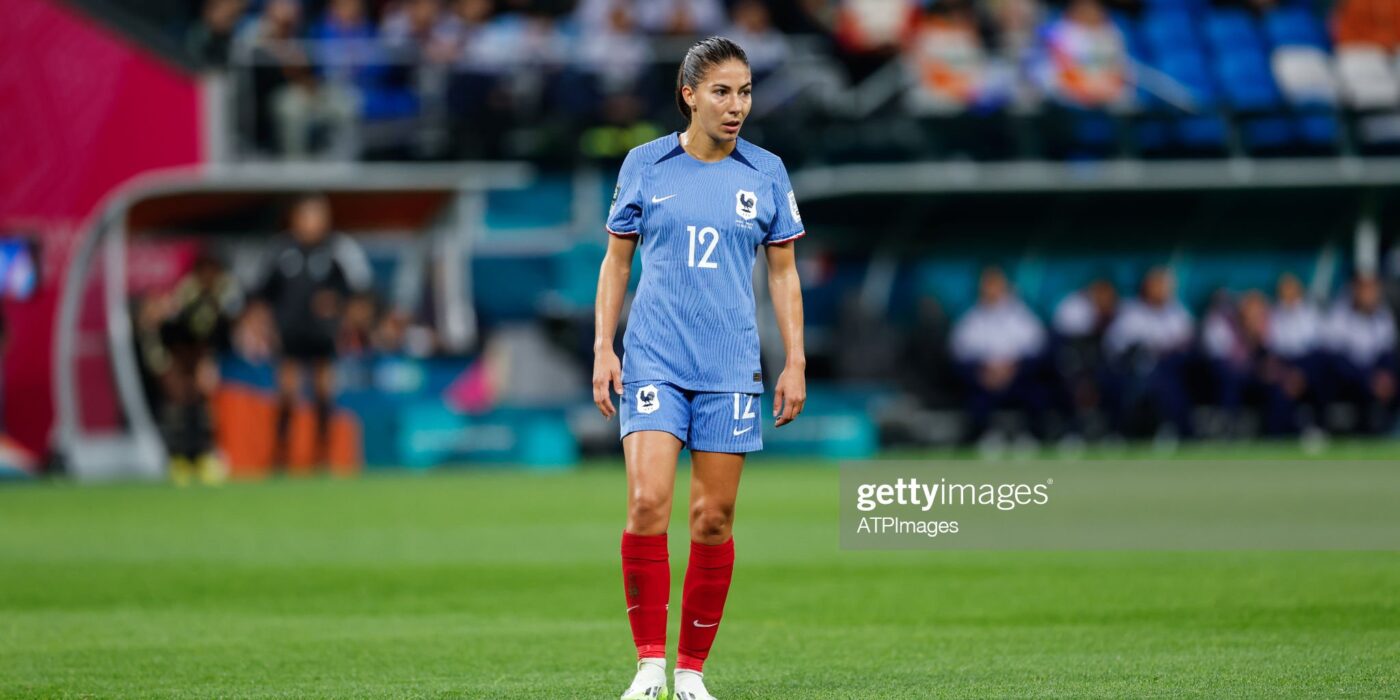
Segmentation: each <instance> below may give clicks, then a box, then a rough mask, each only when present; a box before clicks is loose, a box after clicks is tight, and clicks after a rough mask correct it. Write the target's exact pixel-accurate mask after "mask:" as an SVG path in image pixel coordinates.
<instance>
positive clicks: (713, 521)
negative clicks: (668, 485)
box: [690, 503, 734, 544]
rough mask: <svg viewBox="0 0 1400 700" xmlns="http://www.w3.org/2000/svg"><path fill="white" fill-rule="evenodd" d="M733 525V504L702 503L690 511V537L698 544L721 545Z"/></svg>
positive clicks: (727, 537)
mask: <svg viewBox="0 0 1400 700" xmlns="http://www.w3.org/2000/svg"><path fill="white" fill-rule="evenodd" d="M733 525H734V504H732V503H700V504H697V505H695V506H694V507H693V508H691V510H690V537H691V539H693V540H695V541H697V542H704V543H706V544H721V543H723V542H724V541H725V540H727V539H729V533H730V530H731V529H732V527H733Z"/></svg>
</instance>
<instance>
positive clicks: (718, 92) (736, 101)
mask: <svg viewBox="0 0 1400 700" xmlns="http://www.w3.org/2000/svg"><path fill="white" fill-rule="evenodd" d="M752 98H753V76H752V75H751V74H750V73H749V67H748V66H746V65H744V63H743V61H736V60H729V61H725V62H724V63H721V64H719V65H717V66H712V67H711V68H710V70H709V72H707V73H706V74H705V79H704V80H703V81H701V82H700V84H699V85H698V86H696V87H695V89H694V90H692V91H691V94H690V95H689V102H690V113H691V115H692V116H691V118H692V119H693V120H694V121H695V124H696V125H697V126H699V127H700V129H701V130H702V131H704V132H705V133H706V134H707V135H709V137H710V138H711V139H712V140H714V141H716V142H724V141H733V140H735V139H737V138H739V128H740V127H742V126H743V125H744V119H746V118H748V116H749V108H750V107H751V106H752V104H751V101H752Z"/></svg>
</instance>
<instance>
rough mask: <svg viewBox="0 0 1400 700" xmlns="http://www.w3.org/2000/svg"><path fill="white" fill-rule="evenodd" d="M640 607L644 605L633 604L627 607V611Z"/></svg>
mask: <svg viewBox="0 0 1400 700" xmlns="http://www.w3.org/2000/svg"><path fill="white" fill-rule="evenodd" d="M640 607H642V606H640V605H633V606H632V607H630V608H627V612H632V611H633V610H636V609H637V608H640Z"/></svg>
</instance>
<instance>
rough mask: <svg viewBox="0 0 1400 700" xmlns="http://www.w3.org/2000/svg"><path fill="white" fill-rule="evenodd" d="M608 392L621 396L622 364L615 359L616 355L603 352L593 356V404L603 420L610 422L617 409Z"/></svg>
mask: <svg viewBox="0 0 1400 700" xmlns="http://www.w3.org/2000/svg"><path fill="white" fill-rule="evenodd" d="M609 390H612V391H616V392H617V394H618V395H619V396H621V395H622V362H620V361H619V360H618V359H617V353H615V352H613V351H611V350H604V351H602V352H599V353H597V354H595V355H594V356H593V403H594V404H597V406H598V411H599V412H600V413H602V414H603V417H604V418H607V419H608V420H612V417H613V416H615V415H617V408H616V407H615V406H613V402H612V395H611V394H610V393H609Z"/></svg>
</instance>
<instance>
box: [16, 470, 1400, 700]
mask: <svg viewBox="0 0 1400 700" xmlns="http://www.w3.org/2000/svg"><path fill="white" fill-rule="evenodd" d="M1398 466H1400V465H1398ZM683 476H684V475H683ZM836 480H837V471H836V469H835V467H834V466H832V465H811V464H801V463H796V462H785V461H779V460H769V461H755V462H753V463H751V464H750V466H749V468H748V470H747V471H746V474H745V476H744V486H743V489H742V491H741V495H740V503H739V510H738V519H737V528H736V533H737V535H736V547H737V552H738V564H737V568H736V573H735V579H734V587H733V589H732V592H731V595H730V600H729V605H728V608H727V610H726V615H725V621H724V626H723V628H722V630H721V632H720V634H719V638H718V641H717V643H716V646H715V649H714V651H713V653H712V655H711V658H710V662H709V664H708V666H707V674H706V678H707V681H708V684H709V686H710V690H711V691H712V692H714V693H715V694H716V695H717V696H718V697H719V698H721V700H744V699H750V698H752V699H764V700H770V699H774V698H796V699H817V700H821V699H827V698H831V699H835V698H841V699H849V698H880V699H888V698H939V697H966V698H987V697H1057V698H1094V697H1099V698H1125V697H1135V698H1146V697H1162V698H1176V697H1266V696H1277V697H1317V698H1342V697H1386V696H1400V554H1397V553H1395V552H1382V553H1377V552H1371V553H1364V552H1197V553H1192V552H1034V553H1031V552H843V551H840V550H838V549H837V545H836V534H835V532H836V525H835V518H836V513H837V503H836ZM680 482H681V486H680V487H679V488H678V491H679V492H678V494H677V503H681V504H683V503H684V499H685V495H686V491H687V488H686V486H685V485H684V482H685V479H684V478H682V479H680ZM623 483H624V482H623V475H622V473H621V470H620V469H618V468H617V465H616V463H608V464H607V465H606V466H604V465H596V464H595V465H592V466H591V467H590V468H587V469H584V470H581V471H579V472H574V473H568V474H553V475H548V474H526V473H517V472H502V471H477V470H472V469H459V470H449V471H443V472H438V473H435V474H431V475H425V476H416V477H415V476H403V475H396V476H368V477H365V478H362V479H358V480H353V481H340V480H330V479H307V480H286V481H276V482H268V483H261V484H236V485H231V486H227V487H224V488H218V489H186V490H181V489H176V488H173V487H168V486H163V485H120V486H98V487H91V488H88V487H84V488H77V487H74V486H70V485H65V484H62V483H58V484H30V485H12V486H4V487H0V697H21V698H201V699H202V698H521V699H526V698H528V699H530V700H538V699H540V698H616V697H617V695H618V693H619V692H620V691H621V690H622V688H623V686H624V685H625V684H626V682H627V681H628V680H630V675H631V671H632V661H633V659H632V655H633V651H632V648H631V638H630V636H629V633H628V630H627V623H626V619H625V616H624V612H623V607H624V605H623V596H622V591H621V582H620V579H621V574H620V572H619V568H618V561H617V549H618V539H619V536H620V532H621V527H622V520H621V518H622V510H623V497H624V488H623ZM684 510H685V509H684V507H683V506H682V507H680V508H678V509H677V510H676V513H675V516H676V517H675V522H674V524H673V527H672V530H671V535H672V539H671V551H672V552H673V555H674V556H673V561H672V568H673V572H674V573H673V582H674V587H675V588H674V592H673V594H672V601H673V605H672V611H673V614H672V620H671V640H670V641H671V648H672V659H673V660H674V648H675V630H676V629H677V623H676V617H677V615H678V613H679V609H680V605H679V595H680V585H681V577H682V574H683V572H684V565H685V561H684V559H685V553H686V552H687V548H686V542H687V537H686V535H685V527H684V520H683V517H684Z"/></svg>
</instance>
